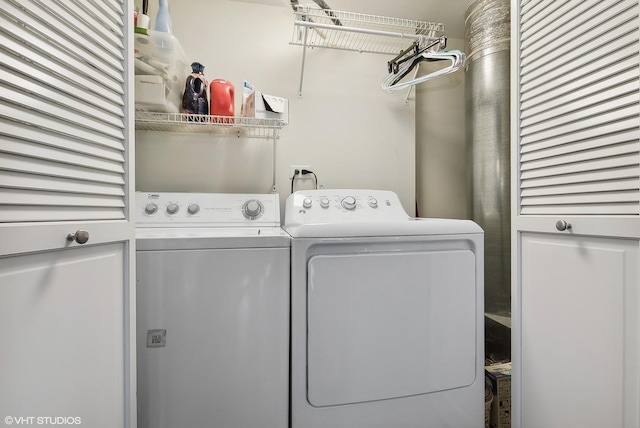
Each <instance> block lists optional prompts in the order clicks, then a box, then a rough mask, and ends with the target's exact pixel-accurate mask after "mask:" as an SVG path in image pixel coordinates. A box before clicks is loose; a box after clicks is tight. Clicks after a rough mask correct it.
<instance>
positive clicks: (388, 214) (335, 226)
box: [284, 189, 482, 238]
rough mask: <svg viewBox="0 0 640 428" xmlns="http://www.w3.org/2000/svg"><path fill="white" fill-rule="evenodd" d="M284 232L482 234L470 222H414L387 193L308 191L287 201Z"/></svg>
mask: <svg viewBox="0 0 640 428" xmlns="http://www.w3.org/2000/svg"><path fill="white" fill-rule="evenodd" d="M284 229H285V230H286V231H287V232H288V233H289V234H290V235H291V236H292V237H294V238H325V237H366V236H412V235H450V234H469V233H482V229H481V228H480V227H479V226H478V225H477V224H475V223H474V222H472V221H470V220H451V219H424V218H412V217H410V216H409V215H408V214H407V213H406V211H405V210H404V209H403V208H402V205H401V203H400V199H399V198H398V195H396V194H395V193H394V192H391V191H386V190H356V189H346V190H335V189H334V190H329V189H321V190H305V191H299V192H296V193H293V194H292V195H291V196H289V197H288V198H287V205H286V211H285V218H284Z"/></svg>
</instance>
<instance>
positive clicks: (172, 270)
mask: <svg viewBox="0 0 640 428" xmlns="http://www.w3.org/2000/svg"><path fill="white" fill-rule="evenodd" d="M136 198H137V228H136V245H137V257H136V260H137V267H136V269H137V328H136V331H137V360H138V364H137V370H138V373H137V379H138V391H137V392H138V427H139V428H176V427H181V428H201V427H213V428H265V427H270V428H287V427H288V423H289V285H290V283H289V275H290V271H289V266H290V238H289V236H288V235H287V234H286V233H285V232H283V231H282V229H281V228H280V208H279V207H280V205H279V198H278V195H276V194H270V195H240V194H202V193H191V194H190V193H138V194H137V195H136Z"/></svg>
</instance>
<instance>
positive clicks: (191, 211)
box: [187, 204, 200, 215]
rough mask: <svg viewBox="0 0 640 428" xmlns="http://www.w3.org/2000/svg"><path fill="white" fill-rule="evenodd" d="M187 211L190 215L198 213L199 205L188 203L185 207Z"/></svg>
mask: <svg viewBox="0 0 640 428" xmlns="http://www.w3.org/2000/svg"><path fill="white" fill-rule="evenodd" d="M187 212H188V213H189V214H191V215H194V214H198V213H199V212H200V205H198V204H189V207H187Z"/></svg>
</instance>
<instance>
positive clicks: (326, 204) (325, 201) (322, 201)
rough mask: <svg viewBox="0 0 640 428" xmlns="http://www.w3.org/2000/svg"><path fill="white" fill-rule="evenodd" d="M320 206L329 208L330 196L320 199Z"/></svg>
mask: <svg viewBox="0 0 640 428" xmlns="http://www.w3.org/2000/svg"><path fill="white" fill-rule="evenodd" d="M320 206H321V207H322V208H329V198H322V199H320Z"/></svg>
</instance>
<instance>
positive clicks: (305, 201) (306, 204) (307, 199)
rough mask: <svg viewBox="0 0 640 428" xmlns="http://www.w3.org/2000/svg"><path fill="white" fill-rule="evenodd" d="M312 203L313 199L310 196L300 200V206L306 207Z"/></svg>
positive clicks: (309, 206)
mask: <svg viewBox="0 0 640 428" xmlns="http://www.w3.org/2000/svg"><path fill="white" fill-rule="evenodd" d="M312 203H313V201H312V200H311V198H304V200H303V201H302V206H303V207H305V208H306V209H309V208H311V204H312Z"/></svg>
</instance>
